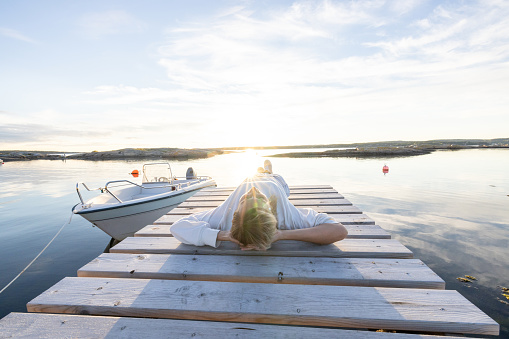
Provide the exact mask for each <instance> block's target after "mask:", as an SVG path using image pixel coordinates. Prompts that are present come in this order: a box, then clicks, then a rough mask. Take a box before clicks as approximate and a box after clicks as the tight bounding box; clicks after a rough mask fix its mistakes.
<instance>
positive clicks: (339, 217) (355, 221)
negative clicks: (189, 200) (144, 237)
mask: <svg viewBox="0 0 509 339" xmlns="http://www.w3.org/2000/svg"><path fill="white" fill-rule="evenodd" d="M170 213H171V212H170ZM188 214H192V213H191V212H189V213H188ZM183 216H184V215H181V214H166V215H163V216H162V217H160V218H159V219H157V220H156V221H154V225H171V224H173V223H174V222H175V221H177V220H179V219H180V218H182V217H183ZM331 217H333V218H334V219H335V220H336V221H337V222H340V223H342V224H343V225H374V224H375V221H374V220H373V219H371V218H370V217H368V216H367V215H365V214H331Z"/></svg>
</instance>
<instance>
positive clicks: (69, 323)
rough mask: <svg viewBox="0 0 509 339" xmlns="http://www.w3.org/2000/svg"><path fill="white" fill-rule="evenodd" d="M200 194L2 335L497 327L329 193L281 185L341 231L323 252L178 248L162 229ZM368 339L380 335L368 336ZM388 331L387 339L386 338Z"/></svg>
mask: <svg viewBox="0 0 509 339" xmlns="http://www.w3.org/2000/svg"><path fill="white" fill-rule="evenodd" d="M232 191H233V188H216V189H207V190H202V191H201V192H199V193H197V194H196V195H194V196H193V197H192V198H190V199H188V200H187V201H186V202H184V203H182V204H181V205H180V206H179V207H178V208H175V209H174V210H172V211H171V212H170V213H169V214H167V215H165V216H163V217H161V218H160V219H158V220H157V221H156V222H154V224H153V225H148V226H146V227H145V228H143V229H142V230H140V231H139V232H137V233H136V234H135V236H134V237H130V238H127V239H125V240H124V241H122V242H121V243H119V244H118V245H116V246H115V247H113V248H112V249H111V251H110V253H105V254H102V255H100V256H99V257H98V258H96V259H94V260H93V261H91V262H90V263H88V264H87V265H85V266H84V267H82V268H81V269H79V270H78V274H77V275H78V276H77V277H67V278H64V279H63V280H61V281H60V282H58V283H57V284H55V285H54V286H53V287H51V288H50V289H48V290H47V291H45V292H44V293H42V294H41V295H39V296H38V297H36V298H35V299H33V300H32V301H30V302H29V303H28V304H27V309H28V312H29V313H11V314H9V315H8V316H6V317H5V318H3V319H1V320H0V336H2V337H3V336H5V337H11V336H12V337H30V338H32V337H48V338H50V337H51V338H56V337H79V338H85V337H94V338H97V337H145V338H160V337H176V338H180V337H207V338H227V337H241V338H265V337H271V338H281V337H284V338H287V337H292V338H323V337H334V338H352V337H361V338H385V337H391V338H392V337H395V338H419V337H428V336H429V335H436V336H440V337H445V336H458V335H459V336H462V335H463V334H473V335H498V333H499V325H498V324H497V323H496V322H495V321H494V320H492V319H491V318H490V317H488V316H487V315H486V314H484V313H483V312H482V311H481V310H479V309H478V308H477V307H476V306H475V305H473V304H472V303H470V302H469V301H468V300H467V299H465V298H464V297H463V296H461V295H460V294H459V293H458V292H456V291H452V290H445V282H444V281H443V280H442V279H441V278H440V277H439V276H437V275H436V274H435V273H434V272H433V271H432V270H431V269H430V268H429V267H427V266H426V265H425V264H424V263H423V262H422V261H420V260H419V259H414V258H413V254H412V252H411V251H410V250H409V249H408V248H406V247H405V246H403V245H402V244H401V243H399V242H398V241H396V240H394V239H391V236H390V234H389V233H387V232H386V231H384V230H383V229H382V228H381V227H380V226H378V225H376V224H375V222H374V221H373V220H372V219H371V218H369V217H368V216H366V215H365V214H363V213H362V211H360V210H359V209H358V208H357V207H355V206H353V205H352V203H350V202H349V201H348V200H346V199H344V197H343V196H342V195H340V194H339V193H338V192H337V191H335V190H334V189H333V188H332V187H330V186H316V185H315V186H292V187H290V192H291V195H290V200H291V201H292V203H293V204H294V205H296V206H298V207H311V208H313V209H316V210H317V211H320V212H326V213H328V214H329V215H331V216H333V217H334V218H335V219H336V220H337V221H339V222H341V223H343V224H344V225H345V227H347V229H348V232H349V235H348V238H347V239H345V240H343V241H340V242H337V243H334V244H331V245H325V246H320V245H314V244H310V243H304V242H297V241H280V242H277V243H274V244H273V246H272V247H271V249H269V250H268V251H265V252H259V251H241V250H240V249H239V248H238V246H237V245H234V244H233V243H228V242H225V243H222V244H221V245H220V246H219V247H218V248H211V247H207V246H204V247H196V246H190V245H184V244H182V243H180V242H178V241H177V240H176V239H175V238H173V237H172V235H171V232H170V225H171V224H172V223H173V222H175V221H176V220H178V219H179V218H181V217H182V216H183V215H187V214H190V213H194V212H198V211H202V210H205V209H210V208H214V207H216V206H218V205H219V204H220V203H221V202H222V201H224V200H225V199H226V198H227V197H228V195H229V194H230V193H231V192H232ZM376 330H384V332H377V331H376ZM393 332H395V333H393Z"/></svg>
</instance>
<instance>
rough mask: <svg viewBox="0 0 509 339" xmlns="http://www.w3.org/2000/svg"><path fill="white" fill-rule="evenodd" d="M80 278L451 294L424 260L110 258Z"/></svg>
mask: <svg viewBox="0 0 509 339" xmlns="http://www.w3.org/2000/svg"><path fill="white" fill-rule="evenodd" d="M78 277H103V278H136V279H140V278H141V279H171V280H204V281H229V282H257V283H283V284H305V285H336V286H345V285H346V286H372V287H406V288H432V289H445V282H444V281H443V280H442V279H441V278H440V277H439V276H438V275H436V274H435V273H434V272H433V271H432V270H431V269H429V267H427V266H426V265H425V264H424V263H423V262H422V261H420V260H418V259H363V258H354V259H347V258H316V257H271V258H269V257H261V256H243V257H240V256H229V255H184V254H170V255H165V254H143V255H140V254H123V253H104V254H101V255H100V256H99V257H98V258H96V259H94V260H92V261H91V262H90V263H88V264H87V265H85V266H83V267H82V268H80V269H79V270H78Z"/></svg>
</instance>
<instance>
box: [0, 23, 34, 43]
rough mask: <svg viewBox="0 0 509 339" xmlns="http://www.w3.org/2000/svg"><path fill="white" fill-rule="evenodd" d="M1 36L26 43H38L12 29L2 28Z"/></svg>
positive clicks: (0, 30)
mask: <svg viewBox="0 0 509 339" xmlns="http://www.w3.org/2000/svg"><path fill="white" fill-rule="evenodd" d="M0 35H3V36H6V37H8V38H12V39H16V40H20V41H24V42H29V43H31V44H35V43H37V42H36V41H34V40H33V39H31V38H29V37H27V36H26V35H24V34H23V33H21V32H19V31H17V30H15V29H11V28H5V27H0Z"/></svg>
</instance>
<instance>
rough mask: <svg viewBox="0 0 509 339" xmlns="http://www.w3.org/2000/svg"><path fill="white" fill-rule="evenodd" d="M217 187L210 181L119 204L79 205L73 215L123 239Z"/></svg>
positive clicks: (113, 236)
mask: <svg viewBox="0 0 509 339" xmlns="http://www.w3.org/2000/svg"><path fill="white" fill-rule="evenodd" d="M212 186H216V183H215V182H214V181H213V180H207V181H203V182H200V183H196V184H193V185H190V186H188V187H183V188H180V189H178V190H176V191H169V192H168V193H163V194H156V195H154V196H150V195H146V196H142V197H140V198H138V199H132V200H129V201H125V202H122V203H119V202H116V203H103V204H94V203H93V200H91V201H92V202H87V204H78V205H76V206H75V207H74V208H73V212H74V213H76V214H79V215H81V216H82V217H83V218H85V219H86V220H88V221H90V222H91V223H92V224H94V225H95V226H97V227H99V228H100V229H101V230H103V231H104V232H105V233H107V234H109V235H110V236H111V237H112V238H114V239H116V240H119V241H121V240H123V239H125V238H126V237H129V236H133V235H134V233H136V232H137V231H139V230H140V229H142V228H143V227H145V226H146V225H150V224H152V223H153V222H154V221H155V220H157V219H159V218H160V217H161V216H163V215H165V214H166V213H168V212H169V211H171V210H172V209H173V208H175V207H177V206H178V205H179V204H180V203H182V202H184V201H185V200H187V199H188V198H189V197H191V196H193V195H194V194H195V193H196V192H198V191H199V190H201V189H203V188H206V187H212Z"/></svg>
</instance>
